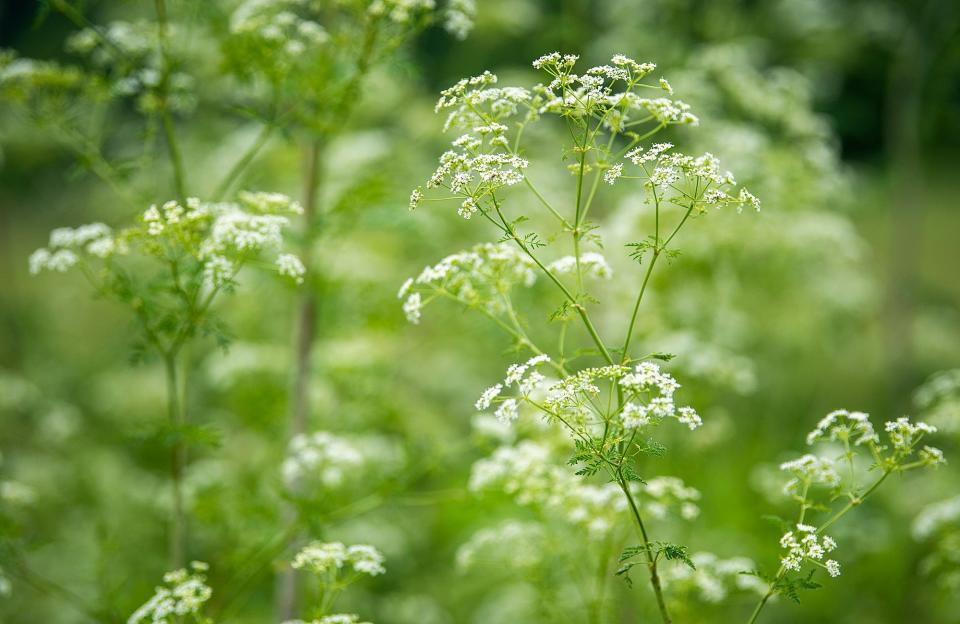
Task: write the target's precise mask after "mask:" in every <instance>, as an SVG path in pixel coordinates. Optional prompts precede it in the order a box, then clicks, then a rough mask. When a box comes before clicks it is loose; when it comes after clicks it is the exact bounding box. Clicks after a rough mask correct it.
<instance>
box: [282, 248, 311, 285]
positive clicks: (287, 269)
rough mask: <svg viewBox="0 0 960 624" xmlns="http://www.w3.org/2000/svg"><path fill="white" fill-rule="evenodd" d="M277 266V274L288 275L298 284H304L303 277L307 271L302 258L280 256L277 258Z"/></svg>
mask: <svg viewBox="0 0 960 624" xmlns="http://www.w3.org/2000/svg"><path fill="white" fill-rule="evenodd" d="M276 265H277V272H278V273H280V275H286V276H287V277H289V278H291V279H293V281H295V282H296V283H297V284H302V283H303V276H304V275H305V274H306V272H307V269H306V267H304V266H303V262H302V261H301V260H300V258H298V257H297V256H295V255H293V254H289V253H284V254H280V255H279V256H277V261H276Z"/></svg>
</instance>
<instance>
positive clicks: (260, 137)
mask: <svg viewBox="0 0 960 624" xmlns="http://www.w3.org/2000/svg"><path fill="white" fill-rule="evenodd" d="M273 130H274V124H273V121H270V122H269V123H267V124H266V125H264V126H263V128H261V129H260V132H259V133H258V134H257V138H256V139H255V140H254V142H253V144H251V145H250V147H249V148H247V151H246V152H244V154H243V155H242V156H241V157H240V158H239V159H238V160H237V162H236V163H234V165H233V167H231V168H230V171H229V172H228V173H227V175H226V176H224V178H223V180H221V182H220V184H218V185H217V188H216V190H215V191H214V192H213V200H214V201H220V200H222V199H223V198H224V197H225V196H226V194H227V193H229V192H230V189H231V187H233V185H234V183H235V182H236V181H237V179H238V178H239V177H240V176H241V175H242V174H243V172H244V171H246V169H247V167H249V166H250V163H251V162H253V159H254V158H256V157H257V154H259V153H260V150H261V149H263V146H264V145H266V144H267V141H268V140H269V139H270V135H272V134H273Z"/></svg>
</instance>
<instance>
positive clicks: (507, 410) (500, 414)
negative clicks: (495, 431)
mask: <svg viewBox="0 0 960 624" xmlns="http://www.w3.org/2000/svg"><path fill="white" fill-rule="evenodd" d="M493 415H494V416H496V417H497V420H499V421H500V422H502V423H511V422H513V421H515V420H516V419H517V418H518V416H519V414H518V412H517V400H516V399H507V400H506V401H504V402H503V403H501V404H500V407H498V408H497V411H496V412H494V413H493Z"/></svg>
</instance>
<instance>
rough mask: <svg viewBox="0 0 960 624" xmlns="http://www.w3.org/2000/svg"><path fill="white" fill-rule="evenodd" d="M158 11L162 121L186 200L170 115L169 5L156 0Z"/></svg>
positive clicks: (180, 190)
mask: <svg viewBox="0 0 960 624" xmlns="http://www.w3.org/2000/svg"><path fill="white" fill-rule="evenodd" d="M153 4H154V7H156V11H157V37H158V41H159V43H160V58H161V60H162V62H163V68H162V69H161V74H160V85H159V87H158V91H159V95H160V121H161V123H162V124H163V133H164V136H165V137H166V139H167V150H168V152H169V154H170V164H171V165H172V166H173V184H174V188H175V189H176V193H177V198H178V199H179V200H180V201H181V202H184V201H186V199H187V192H186V183H185V182H184V169H183V157H182V156H181V154H180V148H179V146H178V144H177V135H176V131H175V129H174V127H173V117H172V116H171V115H170V97H169V96H170V56H169V54H168V42H167V6H166V4H165V2H164V0H154V3H153Z"/></svg>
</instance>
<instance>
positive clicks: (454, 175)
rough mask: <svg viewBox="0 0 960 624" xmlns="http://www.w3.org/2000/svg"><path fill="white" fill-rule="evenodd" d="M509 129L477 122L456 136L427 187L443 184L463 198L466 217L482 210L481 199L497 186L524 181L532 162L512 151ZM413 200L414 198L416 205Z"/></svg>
mask: <svg viewBox="0 0 960 624" xmlns="http://www.w3.org/2000/svg"><path fill="white" fill-rule="evenodd" d="M506 131H507V127H506V126H504V125H503V124H499V123H496V122H491V123H488V124H485V125H477V126H476V127H474V128H473V132H474V133H475V134H464V135H463V136H461V137H460V138H458V139H456V140H455V141H454V142H453V147H455V148H456V149H454V150H448V151H446V152H444V153H443V154H442V155H441V156H440V165H439V166H438V167H437V169H436V171H434V172H433V175H432V176H430V179H429V180H427V188H428V189H430V188H436V187H443V188H446V189H449V190H450V192H451V193H453V194H454V195H455V196H457V197H460V198H463V202H462V204H461V206H460V209H459V211H458V212H459V214H460V216H461V217H463V218H464V219H470V218H471V217H472V216H473V215H474V214H476V213H477V212H478V211H480V210H481V204H480V202H481V201H482V200H483V199H484V198H485V197H487V196H489V195H491V194H492V193H494V192H495V191H496V190H497V189H499V188H502V187H504V186H513V185H514V184H519V183H520V182H522V181H523V171H524V169H526V168H527V167H528V166H529V165H530V163H529V162H527V161H526V160H524V159H523V158H520V157H519V156H517V155H516V154H512V153H510V152H509V146H508V143H507V139H506V136H505V132H506ZM413 200H414V197H411V205H413V206H415V205H416V204H415V203H414V201H413Z"/></svg>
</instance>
